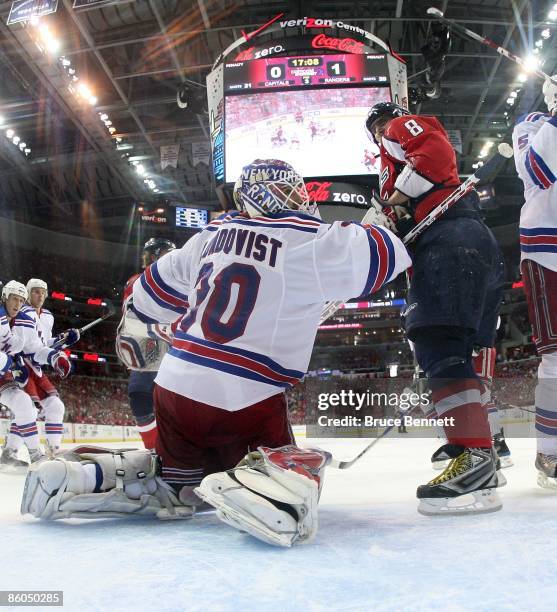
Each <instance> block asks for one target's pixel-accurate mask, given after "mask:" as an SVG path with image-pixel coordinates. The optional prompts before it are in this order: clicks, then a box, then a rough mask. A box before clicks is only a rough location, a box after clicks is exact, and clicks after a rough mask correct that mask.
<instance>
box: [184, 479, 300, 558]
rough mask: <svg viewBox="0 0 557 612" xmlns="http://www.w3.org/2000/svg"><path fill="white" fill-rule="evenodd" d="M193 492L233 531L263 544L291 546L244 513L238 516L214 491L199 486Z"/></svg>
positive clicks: (288, 541) (290, 543)
mask: <svg viewBox="0 0 557 612" xmlns="http://www.w3.org/2000/svg"><path fill="white" fill-rule="evenodd" d="M201 484H203V483H201ZM194 490H195V492H196V493H197V495H199V497H201V499H202V500H203V501H205V502H207V503H208V504H210V505H211V506H213V507H214V508H216V511H217V516H218V517H219V519H220V520H221V521H222V522H223V523H226V524H227V525H230V527H234V529H237V530H238V531H241V532H243V533H249V534H250V535H252V536H253V537H255V538H257V539H259V540H263V542H266V543H267V544H272V545H273V546H283V547H286V548H289V547H291V546H292V538H291V537H288V536H281V535H279V534H278V533H275V532H274V531H271V530H270V529H267V528H265V526H264V525H262V524H261V523H259V522H258V521H257V520H256V519H252V518H251V517H249V516H247V515H245V514H244V513H242V514H240V513H239V512H238V511H237V510H236V509H235V508H233V507H231V506H229V505H228V504H227V503H226V502H225V501H224V499H223V497H222V496H221V495H219V494H218V493H214V491H212V490H211V489H209V488H202V487H201V486H199V487H197V488H196V489H194Z"/></svg>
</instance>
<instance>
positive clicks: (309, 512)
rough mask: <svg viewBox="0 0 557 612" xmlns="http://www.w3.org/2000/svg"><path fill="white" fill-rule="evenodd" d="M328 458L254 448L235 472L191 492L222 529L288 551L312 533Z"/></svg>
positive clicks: (286, 449)
mask: <svg viewBox="0 0 557 612" xmlns="http://www.w3.org/2000/svg"><path fill="white" fill-rule="evenodd" d="M330 459H331V456H330V455H329V454H328V453H325V452H324V451H320V450H305V449H300V448H297V447H295V446H284V447H281V448H278V449H270V448H265V447H259V448H258V451H257V452H255V453H250V454H249V455H247V456H246V458H245V459H244V460H243V461H242V462H241V463H240V464H239V465H238V466H237V467H236V468H234V469H232V470H229V471H228V472H219V473H217V474H211V475H210V476H207V477H206V478H204V479H203V480H202V482H201V484H200V485H199V487H198V488H197V489H195V492H196V493H197V494H198V495H199V497H201V498H202V499H203V500H205V501H206V502H207V503H209V504H210V505H211V506H214V507H215V508H216V509H217V516H218V517H219V518H220V519H221V520H222V521H223V522H225V523H227V524H228V525H230V526H232V527H234V528H236V529H239V530H240V531H245V532H247V533H249V534H250V535H252V536H254V537H256V538H258V539H259V540H262V541H264V542H267V543H268V544H273V545H275V546H285V547H289V546H292V544H293V543H294V542H308V541H310V540H311V539H312V538H313V537H314V536H315V534H316V533H317V525H318V523H317V504H318V501H319V494H320V491H321V486H322V483H323V472H324V468H325V467H326V465H327V464H328V463H329V461H330Z"/></svg>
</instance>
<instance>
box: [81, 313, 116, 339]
mask: <svg viewBox="0 0 557 612" xmlns="http://www.w3.org/2000/svg"><path fill="white" fill-rule="evenodd" d="M113 314H114V309H113V308H109V309H108V312H107V313H106V314H104V315H103V316H102V317H99V318H98V319H95V320H94V321H91V323H87V325H84V326H83V327H80V328H78V331H79V335H80V336H81V334H83V332H86V331H88V330H89V329H91V328H92V327H95V325H98V324H99V323H101V322H102V321H106V319H109V318H110V317H111V316H112V315H113Z"/></svg>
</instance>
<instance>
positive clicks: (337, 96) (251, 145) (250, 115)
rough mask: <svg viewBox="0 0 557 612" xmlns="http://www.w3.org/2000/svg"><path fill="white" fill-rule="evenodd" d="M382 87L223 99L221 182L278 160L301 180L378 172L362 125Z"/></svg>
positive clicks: (382, 96) (382, 98)
mask: <svg viewBox="0 0 557 612" xmlns="http://www.w3.org/2000/svg"><path fill="white" fill-rule="evenodd" d="M390 99H391V98H390V92H389V88H388V87H361V88H360V87H356V88H354V87H350V88H334V89H333V88H330V89H306V90H303V91H269V92H267V91H266V92H261V93H253V94H242V95H236V96H227V97H226V98H225V181H226V182H234V181H235V180H236V179H237V178H238V176H239V174H240V172H241V170H242V167H243V166H245V165H246V164H247V163H250V162H251V161H253V160H254V159H257V158H259V159H261V158H274V159H277V158H278V159H283V160H284V161H287V162H288V163H290V164H292V166H294V168H295V169H296V170H297V171H298V172H299V173H300V174H302V176H304V177H309V176H344V175H357V174H378V172H379V159H376V156H378V154H379V150H378V148H377V147H376V146H375V144H374V143H372V142H371V141H370V140H369V139H368V137H367V134H366V130H365V127H364V123H365V119H366V117H367V114H368V112H369V109H370V108H371V107H372V106H373V105H374V104H375V103H376V102H389V101H390Z"/></svg>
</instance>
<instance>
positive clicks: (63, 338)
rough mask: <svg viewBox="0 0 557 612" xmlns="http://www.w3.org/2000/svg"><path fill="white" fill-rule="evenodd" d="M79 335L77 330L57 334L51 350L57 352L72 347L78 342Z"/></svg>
mask: <svg viewBox="0 0 557 612" xmlns="http://www.w3.org/2000/svg"><path fill="white" fill-rule="evenodd" d="M79 338H80V333H79V329H75V328H74V329H67V330H66V331H64V332H62V333H61V334H58V335H57V336H56V338H55V339H54V342H53V343H52V348H53V349H56V350H59V349H61V348H64V347H66V346H72V344H75V343H76V342H79Z"/></svg>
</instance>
